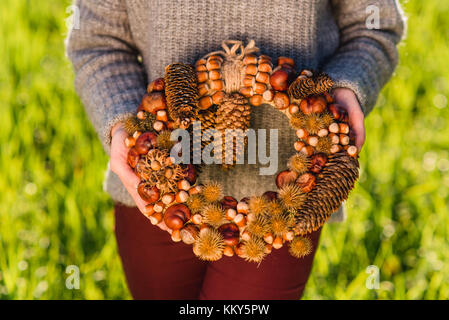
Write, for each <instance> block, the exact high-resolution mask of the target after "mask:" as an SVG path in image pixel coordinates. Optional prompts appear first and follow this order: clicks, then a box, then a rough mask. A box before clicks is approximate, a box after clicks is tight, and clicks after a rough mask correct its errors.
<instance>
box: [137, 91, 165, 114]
mask: <svg viewBox="0 0 449 320" xmlns="http://www.w3.org/2000/svg"><path fill="white" fill-rule="evenodd" d="M141 105H142V109H143V110H145V111H146V112H149V113H151V114H156V113H157V112H158V111H159V110H164V109H166V108H167V101H166V100H165V95H164V93H163V92H156V91H154V92H151V93H149V94H145V95H144V97H143V99H142V102H141Z"/></svg>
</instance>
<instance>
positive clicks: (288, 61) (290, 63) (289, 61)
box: [278, 56, 295, 68]
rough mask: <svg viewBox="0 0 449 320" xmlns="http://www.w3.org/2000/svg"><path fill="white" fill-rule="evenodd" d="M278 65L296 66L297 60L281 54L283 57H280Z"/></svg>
mask: <svg viewBox="0 0 449 320" xmlns="http://www.w3.org/2000/svg"><path fill="white" fill-rule="evenodd" d="M278 65H279V66H282V65H288V66H290V67H292V68H294V67H295V61H294V60H293V59H292V58H289V57H283V56H281V57H279V58H278Z"/></svg>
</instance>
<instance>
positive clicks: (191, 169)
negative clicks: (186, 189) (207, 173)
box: [184, 164, 197, 185]
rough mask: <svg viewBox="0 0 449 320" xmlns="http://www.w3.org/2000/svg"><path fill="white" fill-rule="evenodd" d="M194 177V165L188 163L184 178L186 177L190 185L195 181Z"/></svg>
mask: <svg viewBox="0 0 449 320" xmlns="http://www.w3.org/2000/svg"><path fill="white" fill-rule="evenodd" d="M196 178H197V176H196V170H195V166H194V165H193V164H188V165H187V168H186V173H185V176H184V179H186V180H187V181H188V182H189V183H190V184H191V185H193V184H195V182H196Z"/></svg>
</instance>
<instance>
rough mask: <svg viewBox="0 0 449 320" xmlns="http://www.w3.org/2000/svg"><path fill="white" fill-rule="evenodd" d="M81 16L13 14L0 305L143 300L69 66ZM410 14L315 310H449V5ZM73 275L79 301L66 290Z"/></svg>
mask: <svg viewBox="0 0 449 320" xmlns="http://www.w3.org/2000/svg"><path fill="white" fill-rule="evenodd" d="M69 5H70V1H68V0H64V1H58V2H56V1H30V0H29V1H27V0H2V1H1V3H0V38H1V39H2V40H1V42H2V45H1V46H0V105H1V106H2V107H1V110H2V111H1V112H0V148H1V152H0V168H1V173H0V204H1V206H0V299H123V298H130V295H129V293H128V291H127V289H126V285H125V280H124V276H123V273H122V270H121V265H120V261H119V258H118V255H117V250H116V244H115V239H114V236H113V217H112V201H111V200H110V199H109V197H108V196H107V195H106V194H105V193H103V192H102V181H103V176H104V172H105V168H106V163H107V157H106V156H105V154H104V152H103V150H102V148H101V145H100V143H99V142H98V140H97V138H96V134H95V132H94V131H93V129H92V127H91V125H90V123H89V122H88V120H87V118H86V115H85V113H84V111H83V108H82V106H81V104H80V101H79V99H78V98H77V96H76V94H75V93H74V90H73V74H72V71H71V66H70V64H69V63H68V61H67V60H66V58H65V56H64V46H63V39H64V37H65V35H66V32H67V31H66V30H67V27H66V21H65V19H66V18H67V17H68V16H69V15H70V13H69V12H67V11H66V9H67V8H68V6H69ZM403 5H404V9H405V11H406V14H407V16H408V17H409V23H408V25H409V30H408V36H407V39H406V40H405V41H404V42H403V44H402V45H401V47H400V53H401V62H400V65H399V67H398V69H397V71H396V74H395V76H394V77H393V79H392V80H391V82H390V83H389V84H388V85H387V87H386V88H385V89H384V90H383V91H382V94H381V96H380V98H379V101H378V104H377V107H376V108H375V110H374V111H373V112H372V114H371V115H370V116H369V117H368V118H367V121H366V125H367V132H368V140H367V143H366V145H365V147H364V150H363V152H362V154H361V167H362V172H361V179H360V181H359V183H358V184H357V187H356V189H355V190H354V192H353V193H352V194H351V197H350V200H349V201H348V220H347V222H345V223H344V224H338V225H327V226H326V227H325V228H324V231H323V234H322V241H321V246H320V249H319V251H318V253H317V256H316V260H315V265H314V269H313V272H312V276H311V278H310V280H309V283H308V286H307V288H306V292H305V297H304V298H306V299H449V264H448V263H447V261H448V260H449V242H448V241H447V235H448V229H449V209H448V207H449V192H448V190H449V126H448V114H449V108H448V101H447V98H448V97H449V73H448V68H447V64H448V61H449V46H448V42H447V41H448V40H447V39H449V1H438V0H428V1H420V0H410V1H407V2H403ZM72 265H74V266H77V267H79V269H80V275H81V282H80V289H79V290H69V289H67V288H66V285H65V284H66V279H67V277H68V276H69V274H68V273H66V268H67V267H68V266H72ZM370 265H375V266H377V267H378V268H379V271H380V287H379V289H377V290H369V289H367V287H366V285H365V283H366V280H367V278H368V274H367V273H366V268H367V267H368V266H370Z"/></svg>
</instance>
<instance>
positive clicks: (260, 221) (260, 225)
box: [246, 214, 270, 238]
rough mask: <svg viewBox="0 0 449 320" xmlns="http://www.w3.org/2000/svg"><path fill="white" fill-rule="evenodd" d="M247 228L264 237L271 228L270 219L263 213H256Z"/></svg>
mask: <svg viewBox="0 0 449 320" xmlns="http://www.w3.org/2000/svg"><path fill="white" fill-rule="evenodd" d="M246 230H247V231H248V232H249V233H250V234H251V235H253V236H256V237H259V238H262V237H263V236H264V235H265V234H266V233H267V232H268V231H269V230H270V224H269V220H268V219H267V217H266V216H265V215H263V214H259V215H256V216H255V217H254V219H253V220H252V221H250V222H249V223H248V225H247V227H246Z"/></svg>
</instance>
